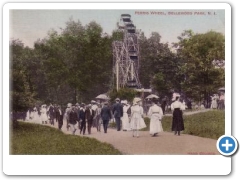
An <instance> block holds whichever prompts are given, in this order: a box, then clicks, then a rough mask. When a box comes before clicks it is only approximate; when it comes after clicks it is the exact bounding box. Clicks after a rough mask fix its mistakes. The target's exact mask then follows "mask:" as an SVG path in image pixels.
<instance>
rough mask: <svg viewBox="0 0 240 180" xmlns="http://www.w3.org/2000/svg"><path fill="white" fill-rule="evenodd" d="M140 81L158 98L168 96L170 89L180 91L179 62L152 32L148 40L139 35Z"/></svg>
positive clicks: (166, 45)
mask: <svg viewBox="0 0 240 180" xmlns="http://www.w3.org/2000/svg"><path fill="white" fill-rule="evenodd" d="M140 51H141V62H140V81H141V83H142V84H143V87H144V88H152V89H153V91H155V92H154V93H157V94H159V95H160V96H164V95H168V96H170V91H171V90H172V89H180V81H179V79H180V78H181V76H179V66H180V65H179V61H178V59H177V58H176V55H175V54H174V53H173V52H172V51H171V50H170V48H169V45H168V44H167V43H161V36H160V35H159V34H158V33H157V32H153V33H152V35H151V37H150V38H148V39H147V38H146V37H145V36H144V34H143V33H142V34H141V35H140Z"/></svg>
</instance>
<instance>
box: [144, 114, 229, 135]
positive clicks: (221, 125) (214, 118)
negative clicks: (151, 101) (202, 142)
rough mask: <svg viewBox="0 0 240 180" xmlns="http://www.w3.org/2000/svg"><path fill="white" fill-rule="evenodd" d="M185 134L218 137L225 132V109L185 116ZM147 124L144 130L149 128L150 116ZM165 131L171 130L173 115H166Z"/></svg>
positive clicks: (164, 121) (164, 119) (163, 122)
mask: <svg viewBox="0 0 240 180" xmlns="http://www.w3.org/2000/svg"><path fill="white" fill-rule="evenodd" d="M183 119H184V126H185V130H184V131H183V133H184V134H190V135H195V136H200V137H207V138H211V139H218V138H219V137H220V136H222V135H224V134H225V111H220V110H213V111H207V112H201V113H198V114H193V115H186V116H184V117H183ZM144 120H145V123H146V125H147V127H146V128H144V129H143V130H147V131H148V130H149V121H150V120H149V118H145V119H144ZM162 126H163V130H164V131H168V132H171V127H172V116H164V117H163V119H162Z"/></svg>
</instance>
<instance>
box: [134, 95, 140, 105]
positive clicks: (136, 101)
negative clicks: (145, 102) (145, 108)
mask: <svg viewBox="0 0 240 180" xmlns="http://www.w3.org/2000/svg"><path fill="white" fill-rule="evenodd" d="M140 101H142V99H141V98H138V97H135V98H134V99H133V105H135V104H137V103H138V102H140Z"/></svg>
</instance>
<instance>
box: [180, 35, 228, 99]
mask: <svg viewBox="0 0 240 180" xmlns="http://www.w3.org/2000/svg"><path fill="white" fill-rule="evenodd" d="M179 39H180V42H179V43H178V46H179V52H178V57H179V58H180V59H181V61H182V66H181V72H182V74H183V75H184V81H183V82H182V88H183V90H184V92H185V93H186V95H187V96H189V97H191V98H194V99H195V100H199V101H200V100H202V99H205V100H208V99H209V96H210V95H211V94H212V93H214V92H216V91H217V89H218V88H219V87H221V86H224V84H225V80H224V78H225V76H224V74H225V71H224V68H216V66H215V65H214V64H213V62H214V60H219V61H224V60H225V38H224V35H222V34H221V33H217V32H214V31H210V32H207V33H205V34H193V33H192V32H191V31H185V32H184V33H183V34H182V36H181V37H180V38H179Z"/></svg>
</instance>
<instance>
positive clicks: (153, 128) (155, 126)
mask: <svg viewBox="0 0 240 180" xmlns="http://www.w3.org/2000/svg"><path fill="white" fill-rule="evenodd" d="M162 131H163V128H162V122H161V121H160V119H159V116H157V115H155V114H153V115H152V116H151V119H150V131H149V133H150V134H152V135H153V134H155V133H159V132H162Z"/></svg>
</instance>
